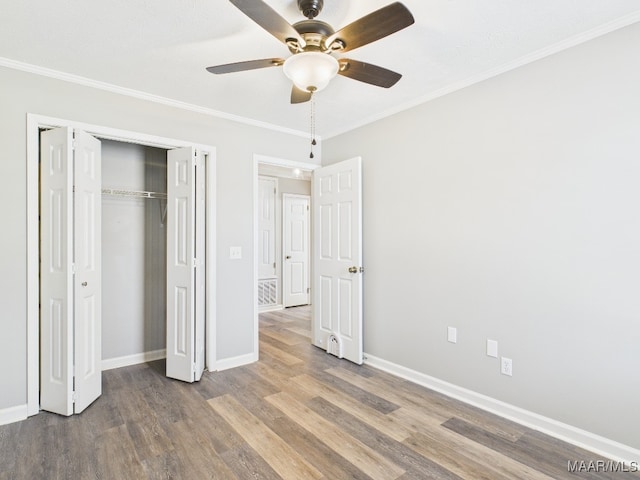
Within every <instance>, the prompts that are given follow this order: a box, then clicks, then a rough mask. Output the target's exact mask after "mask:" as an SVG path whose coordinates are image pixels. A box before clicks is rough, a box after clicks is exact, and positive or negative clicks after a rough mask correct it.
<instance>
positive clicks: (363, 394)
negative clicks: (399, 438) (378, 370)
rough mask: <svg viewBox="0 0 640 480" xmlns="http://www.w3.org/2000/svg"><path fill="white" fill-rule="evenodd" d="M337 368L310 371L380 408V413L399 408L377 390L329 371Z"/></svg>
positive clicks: (335, 387) (315, 375) (354, 396)
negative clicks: (368, 388)
mask: <svg viewBox="0 0 640 480" xmlns="http://www.w3.org/2000/svg"><path fill="white" fill-rule="evenodd" d="M327 356H330V355H327ZM335 369H336V368H335V367H332V368H329V369H328V370H324V371H313V372H311V373H310V375H312V376H313V377H314V378H316V379H318V380H319V381H321V382H322V383H324V384H326V385H330V386H331V387H332V388H334V389H336V390H339V391H341V392H344V393H345V394H347V395H349V396H351V397H353V398H355V399H357V400H358V401H360V402H362V403H363V404H365V405H368V406H370V407H371V408H373V409H375V410H378V411H379V412H380V413H385V414H386V413H391V412H393V411H394V410H397V409H398V408H399V406H398V404H397V403H394V402H393V401H390V400H389V399H387V398H384V397H382V396H380V395H378V394H377V393H376V392H373V391H367V390H365V389H362V388H360V387H359V386H358V385H354V384H352V383H350V382H347V381H345V380H343V379H341V378H338V377H337V376H335V375H330V373H329V372H332V371H334V370H335Z"/></svg>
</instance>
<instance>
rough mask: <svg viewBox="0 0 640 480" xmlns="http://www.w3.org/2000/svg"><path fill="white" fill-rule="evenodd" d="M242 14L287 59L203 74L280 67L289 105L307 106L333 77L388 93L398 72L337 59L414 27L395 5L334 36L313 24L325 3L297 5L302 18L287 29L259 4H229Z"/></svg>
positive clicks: (308, 0)
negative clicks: (281, 47) (284, 50)
mask: <svg viewBox="0 0 640 480" xmlns="http://www.w3.org/2000/svg"><path fill="white" fill-rule="evenodd" d="M230 1H231V3H233V4H234V5H235V6H236V7H237V8H238V9H240V10H241V11H242V12H243V13H244V14H245V15H247V16H248V17H249V18H251V19H252V20H253V21H254V22H256V23H257V24H258V25H260V26H261V27H262V28H264V29H265V30H266V31H267V32H269V33H270V34H271V35H273V36H274V37H276V38H277V39H278V40H280V41H281V42H283V43H284V44H285V45H286V46H287V47H288V48H289V51H290V52H291V53H292V54H293V55H291V56H290V57H288V58H287V59H284V58H265V59H261V60H249V61H246V62H237V63H228V64H225V65H217V66H213V67H208V68H207V71H209V72H211V73H214V74H224V73H233V72H241V71H245V70H254V69H259V68H267V67H280V66H281V67H283V69H284V73H285V75H286V76H287V77H289V78H290V79H291V80H292V81H293V88H292V91H291V103H302V102H306V101H309V100H310V99H311V96H312V94H313V93H314V92H317V91H319V90H321V89H323V88H324V87H326V86H327V84H328V83H329V81H330V80H331V79H332V78H333V77H334V76H335V75H336V74H338V75H342V76H344V77H348V78H352V79H354V80H359V81H361V82H364V83H368V84H371V85H376V86H378V87H384V88H389V87H392V86H393V85H395V84H396V83H397V82H398V80H400V78H401V77H402V75H400V74H399V73H396V72H393V71H391V70H387V69H386V68H383V67H379V66H376V65H372V64H370V63H365V62H361V61H358V60H352V59H349V58H336V57H335V56H334V54H340V53H343V52H348V51H350V50H355V49H356V48H359V47H362V46H364V45H367V44H369V43H372V42H375V41H376V40H380V39H381V38H384V37H386V36H388V35H391V34H392V33H395V32H397V31H399V30H402V29H403V28H406V27H408V26H409V25H411V24H413V22H414V19H413V15H411V12H409V10H408V9H407V7H405V6H404V5H403V4H402V3H400V2H395V3H392V4H390V5H387V6H386V7H383V8H381V9H379V10H376V11H374V12H372V13H370V14H368V15H365V16H364V17H362V18H360V19H358V20H356V21H355V22H353V23H350V24H349V25H347V26H345V27H342V28H341V29H339V30H338V31H337V32H336V31H334V29H333V28H332V27H331V25H329V24H328V23H325V22H322V21H320V20H316V19H315V17H317V16H318V14H319V13H320V12H321V10H322V7H323V5H324V0H297V2H298V8H299V10H300V12H301V13H302V14H303V15H304V16H305V17H306V18H307V19H306V20H302V21H300V22H297V23H294V24H293V25H291V24H290V23H289V22H287V20H285V19H284V18H283V17H282V16H280V14H278V12H276V11H275V10H273V9H272V8H271V7H270V6H269V5H267V4H266V3H265V2H263V1H262V0H230Z"/></svg>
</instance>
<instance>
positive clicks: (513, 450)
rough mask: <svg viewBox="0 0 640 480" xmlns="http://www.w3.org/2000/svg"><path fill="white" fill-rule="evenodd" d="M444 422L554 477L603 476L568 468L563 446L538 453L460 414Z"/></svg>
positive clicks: (591, 455) (478, 441) (599, 477)
mask: <svg viewBox="0 0 640 480" xmlns="http://www.w3.org/2000/svg"><path fill="white" fill-rule="evenodd" d="M443 426H444V427H446V428H448V429H450V430H452V431H454V432H456V433H458V434H460V435H463V436H465V437H467V438H468V439H470V440H472V441H474V442H476V443H478V444H481V445H485V446H486V447H488V448H489V449H491V450H494V451H496V452H499V453H500V454H501V455H504V456H507V457H510V458H512V459H514V460H516V461H518V462H520V463H522V464H524V465H527V466H529V467H531V468H532V469H535V470H538V471H540V472H541V473H543V474H545V475H548V476H549V477H551V478H554V479H556V480H561V479H575V478H585V479H594V480H595V479H601V478H603V475H602V472H578V473H571V472H569V471H568V468H567V462H568V461H569V460H573V459H574V458H567V455H566V454H567V452H566V451H565V450H558V451H555V452H554V451H553V450H551V451H549V450H547V451H546V452H545V453H544V455H539V452H538V450H537V449H531V448H523V446H522V444H518V443H513V442H509V441H508V440H505V439H504V438H502V437H500V436H499V435H496V434H494V433H492V432H489V431H486V430H483V429H482V428H480V427H478V426H477V425H475V424H472V423H470V422H467V421H465V420H462V419H459V418H452V419H450V420H448V421H447V422H445V423H444V424H443ZM584 458H588V459H591V458H593V459H597V458H599V457H598V456H597V455H595V454H592V453H588V452H585V454H584ZM623 475H626V476H625V477H624V478H632V477H633V476H635V478H639V477H640V474H623Z"/></svg>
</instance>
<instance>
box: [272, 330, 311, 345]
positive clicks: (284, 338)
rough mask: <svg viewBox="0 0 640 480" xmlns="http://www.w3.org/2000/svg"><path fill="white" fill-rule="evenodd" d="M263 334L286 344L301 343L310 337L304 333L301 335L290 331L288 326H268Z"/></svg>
mask: <svg viewBox="0 0 640 480" xmlns="http://www.w3.org/2000/svg"><path fill="white" fill-rule="evenodd" d="M261 333H262V335H266V336H268V337H271V338H274V339H276V340H278V341H280V342H282V343H284V344H285V345H298V344H300V343H307V342H308V340H309V339H308V338H307V337H306V336H304V335H299V334H297V333H294V332H292V331H290V330H289V329H287V328H283V329H279V328H267V329H263V330H262V332H261Z"/></svg>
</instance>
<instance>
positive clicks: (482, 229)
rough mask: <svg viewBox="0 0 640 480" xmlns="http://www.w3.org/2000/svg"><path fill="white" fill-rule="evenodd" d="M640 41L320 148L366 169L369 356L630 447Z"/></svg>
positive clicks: (628, 38)
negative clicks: (451, 338) (508, 366)
mask: <svg viewBox="0 0 640 480" xmlns="http://www.w3.org/2000/svg"><path fill="white" fill-rule="evenodd" d="M638 45H640V25H635V26H631V27H628V28H625V29H623V30H620V31H617V32H614V33H611V34H608V35H606V36H604V37H601V38H598V39H595V40H592V41H590V42H587V43H585V44H583V45H581V46H577V47H574V48H572V49H570V50H567V51H564V52H561V53H559V54H556V55H554V56H552V57H548V58H546V59H543V60H540V61H537V62H535V63H533V64H530V65H528V66H525V67H522V68H519V69H517V70H514V71H511V72H509V73H506V74H503V75H500V76H498V77H495V78H493V79H490V80H487V81H484V82H482V83H480V84H476V85H474V86H471V87H468V88H465V89H464V90H461V91H458V92H455V93H452V94H449V95H447V96H445V97H442V98H439V99H436V100H434V101H431V102H428V103H426V104H423V105H421V106H418V107H415V108H413V109H411V110H408V111H405V112H403V113H400V114H397V115H394V116H392V117H389V118H386V119H384V120H380V121H378V122H376V123H373V124H370V125H368V126H364V127H362V128H360V129H358V130H355V131H352V132H349V133H346V134H344V135H341V136H338V137H335V138H331V139H325V140H324V142H323V156H324V162H323V163H325V164H329V163H332V162H335V161H337V160H341V159H344V158H349V157H353V156H358V155H360V156H362V158H363V175H364V180H363V189H364V208H365V214H364V265H365V268H366V276H365V291H364V299H365V300H364V308H365V310H364V311H365V327H364V328H365V343H364V344H365V351H366V352H367V353H369V354H371V355H374V356H376V357H379V358H382V359H385V360H388V361H390V362H394V363H396V364H399V365H401V366H405V367H408V368H410V369H414V370H416V371H418V372H421V373H424V374H428V375H431V376H433V377H437V378H439V379H442V380H445V381H447V382H450V383H453V384H455V385H458V386H462V387H464V388H467V389H470V390H473V391H476V392H479V393H481V394H485V395H488V396H490V397H493V398H496V399H499V400H502V401H505V402H508V403H510V404H513V405H516V406H519V407H522V408H524V409H526V410H529V411H533V412H537V413H539V414H542V415H544V416H547V417H551V418H553V419H556V420H559V421H561V422H564V423H567V424H570V425H573V426H576V427H579V428H582V429H585V430H587V431H590V432H593V433H596V434H599V435H602V436H604V437H607V438H610V439H613V440H617V441H619V442H622V443H624V444H627V445H629V446H632V447H635V448H639V447H640V435H638V428H637V427H638V414H637V408H638V404H639V403H640V382H638V365H640V348H639V346H640V321H639V319H640V294H639V289H640V273H639V272H640V187H639V185H640V183H639V182H640V62H638ZM447 326H455V327H457V329H458V343H457V344H452V343H448V342H447V336H446V333H447ZM487 338H491V339H495V340H497V341H498V342H499V353H500V355H504V356H506V357H509V358H512V359H513V377H507V376H503V375H500V373H499V362H498V360H497V359H495V358H489V357H487V356H486V355H485V342H486V340H487Z"/></svg>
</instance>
